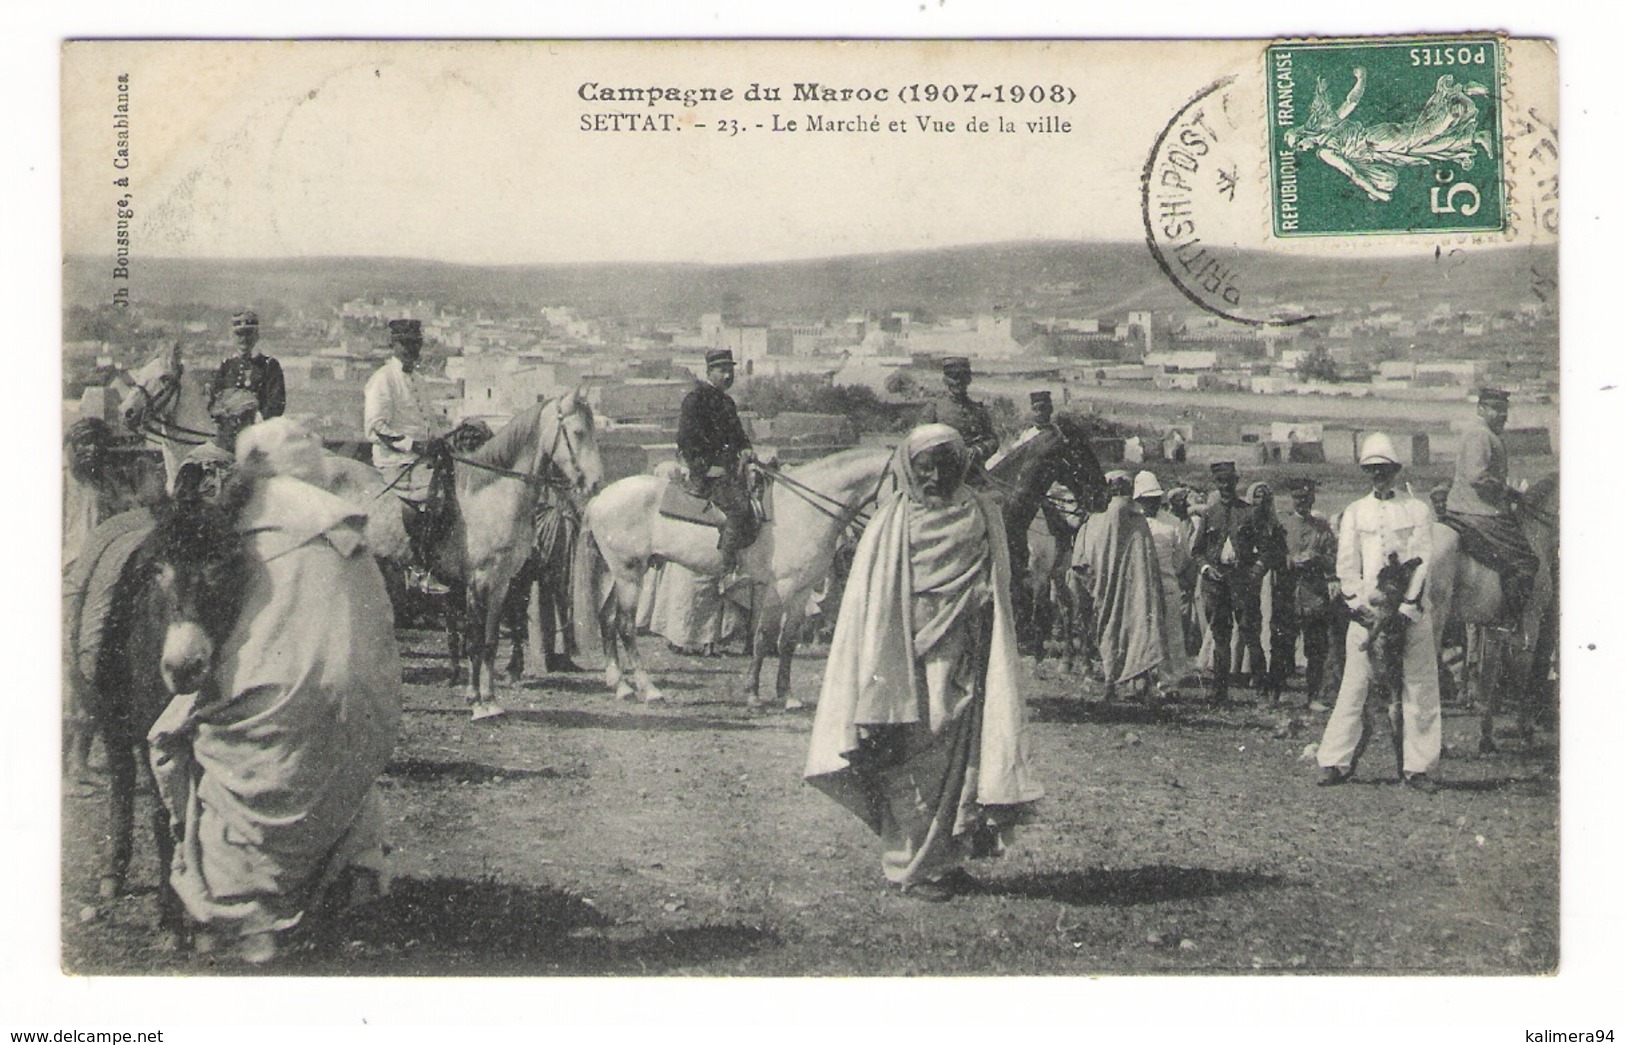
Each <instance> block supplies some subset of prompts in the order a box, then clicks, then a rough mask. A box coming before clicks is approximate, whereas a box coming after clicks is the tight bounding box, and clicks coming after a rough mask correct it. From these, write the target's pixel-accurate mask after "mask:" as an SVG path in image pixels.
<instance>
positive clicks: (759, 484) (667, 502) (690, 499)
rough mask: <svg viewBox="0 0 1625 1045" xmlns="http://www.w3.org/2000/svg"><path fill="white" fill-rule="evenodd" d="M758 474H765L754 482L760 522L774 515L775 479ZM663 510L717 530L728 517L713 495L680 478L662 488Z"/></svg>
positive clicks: (752, 497) (754, 502)
mask: <svg viewBox="0 0 1625 1045" xmlns="http://www.w3.org/2000/svg"><path fill="white" fill-rule="evenodd" d="M758 475H760V476H761V478H760V479H759V480H758V481H756V482H753V483H752V484H751V489H750V507H751V511H752V512H753V513H754V514H755V516H756V522H757V523H758V524H760V523H765V522H767V521H768V520H769V519H771V518H772V517H773V516H772V508H773V482H772V479H771V478H770V477H768V476H766V475H765V474H762V473H758ZM660 514H661V515H663V516H665V517H666V518H668V519H677V520H680V521H682V522H689V523H695V524H696V525H699V526H709V527H711V528H712V529H714V530H720V529H722V524H723V523H724V522H726V521H727V519H728V517H727V515H725V514H723V511H722V509H721V508H718V507H717V506H716V505H715V504H713V503H712V502H711V500H710V499H709V498H705V497H701V496H700V495H699V494H696V493H694V492H693V491H692V490H690V489H689V488H688V486H687V485H685V484H684V483H683V482H681V481H679V480H676V479H672V480H668V481H667V483H666V488H665V489H664V490H663V491H661V494H660Z"/></svg>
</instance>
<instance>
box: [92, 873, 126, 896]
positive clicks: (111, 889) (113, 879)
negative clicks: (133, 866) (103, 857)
mask: <svg viewBox="0 0 1625 1045" xmlns="http://www.w3.org/2000/svg"><path fill="white" fill-rule="evenodd" d="M123 891H124V881H123V880H122V879H120V878H118V877H117V876H115V875H103V876H102V880H101V881H100V882H98V883H96V895H97V896H99V897H101V898H102V899H103V900H113V899H117V898H118V895H119V894H120V893H122V892H123Z"/></svg>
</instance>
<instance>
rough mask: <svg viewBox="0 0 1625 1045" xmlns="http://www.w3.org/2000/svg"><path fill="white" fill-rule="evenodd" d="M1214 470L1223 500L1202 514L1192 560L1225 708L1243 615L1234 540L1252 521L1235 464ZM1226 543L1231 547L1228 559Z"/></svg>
mask: <svg viewBox="0 0 1625 1045" xmlns="http://www.w3.org/2000/svg"><path fill="white" fill-rule="evenodd" d="M1210 467H1211V469H1212V472H1213V483H1214V485H1215V486H1217V487H1218V496H1217V497H1216V498H1215V499H1214V500H1213V501H1212V502H1211V503H1210V504H1208V506H1207V508H1206V510H1205V511H1204V512H1203V513H1202V524H1201V528H1200V529H1199V530H1197V533H1196V543H1195V545H1194V547H1193V548H1192V549H1191V558H1192V559H1193V560H1195V562H1196V563H1197V564H1198V570H1199V574H1198V577H1199V579H1198V581H1197V583H1198V584H1199V585H1200V586H1201V591H1202V619H1203V622H1204V623H1205V624H1206V625H1207V629H1208V631H1209V632H1210V633H1211V634H1212V636H1213V699H1214V700H1215V701H1216V702H1219V703H1223V702H1225V701H1227V700H1229V699H1230V636H1231V634H1232V632H1233V630H1234V628H1235V625H1236V623H1237V620H1236V618H1237V617H1238V616H1239V614H1238V612H1237V611H1238V605H1237V600H1236V595H1237V594H1239V593H1238V592H1236V591H1235V589H1236V588H1237V587H1238V586H1244V585H1243V584H1242V583H1241V582H1240V581H1238V578H1237V577H1236V576H1235V573H1236V561H1235V557H1234V554H1235V546H1234V544H1233V543H1232V542H1231V538H1232V537H1234V536H1235V534H1236V531H1237V530H1238V529H1239V528H1240V527H1241V524H1242V523H1243V522H1244V521H1245V520H1246V519H1247V516H1248V515H1249V513H1250V508H1249V506H1248V504H1247V502H1246V501H1245V500H1243V499H1242V498H1241V495H1240V494H1238V493H1236V483H1237V482H1239V481H1240V478H1241V477H1240V476H1239V475H1238V474H1237V473H1236V463H1235V462H1234V461H1215V462H1214V463H1213V464H1212V465H1211V466H1210ZM1227 544H1229V545H1230V547H1231V553H1230V556H1229V557H1228V560H1227V557H1226V555H1225V546H1226V545H1227Z"/></svg>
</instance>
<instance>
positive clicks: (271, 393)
mask: <svg viewBox="0 0 1625 1045" xmlns="http://www.w3.org/2000/svg"><path fill="white" fill-rule="evenodd" d="M231 332H232V334H234V335H235V336H236V338H237V354H236V355H234V356H230V357H228V358H227V359H226V360H225V361H224V362H222V363H221V364H220V368H219V369H218V370H216V371H215V372H214V378H213V380H211V381H210V382H209V410H210V412H211V413H212V412H213V411H214V406H215V402H216V401H217V400H218V399H219V398H220V396H221V394H222V393H224V392H225V391H226V390H227V389H231V388H241V389H245V390H246V391H249V392H252V393H253V394H254V403H255V406H256V408H257V409H258V411H259V415H260V420H261V421H269V420H270V419H271V418H273V417H281V416H282V414H283V411H285V410H286V409H287V407H288V393H287V389H286V386H285V385H284V384H283V381H282V364H281V363H278V362H277V361H276V360H275V359H272V358H271V357H270V356H268V355H264V354H263V353H261V352H260V351H259V347H258V346H259V341H260V317H259V316H258V315H257V314H256V313H255V312H254V310H253V309H251V308H245V309H243V310H242V311H241V312H239V313H237V314H236V315H235V316H232V317H231Z"/></svg>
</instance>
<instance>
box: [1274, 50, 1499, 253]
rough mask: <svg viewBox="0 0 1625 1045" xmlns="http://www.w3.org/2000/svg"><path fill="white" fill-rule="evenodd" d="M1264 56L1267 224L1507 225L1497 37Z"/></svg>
mask: <svg viewBox="0 0 1625 1045" xmlns="http://www.w3.org/2000/svg"><path fill="white" fill-rule="evenodd" d="M1265 60H1266V62H1267V68H1266V78H1265V79H1266V83H1267V84H1268V87H1267V90H1268V101H1269V109H1268V112H1269V129H1270V174H1271V178H1270V182H1271V184H1270V189H1271V207H1272V210H1273V214H1274V231H1275V235H1277V236H1345V235H1362V234H1372V233H1407V232H1420V233H1434V232H1484V231H1495V230H1499V229H1501V228H1503V227H1504V225H1505V221H1506V206H1505V200H1506V193H1505V190H1504V186H1503V185H1502V174H1501V167H1502V156H1503V150H1502V147H1501V144H1502V137H1501V99H1502V86H1501V85H1502V64H1501V42H1500V40H1498V39H1496V38H1495V37H1454V38H1438V37H1435V38H1411V39H1395V40H1384V41H1372V40H1365V41H1359V42H1342V43H1338V42H1317V43H1301V44H1275V45H1273V46H1271V47H1270V48H1269V50H1268V52H1267V54H1266V58H1265Z"/></svg>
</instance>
